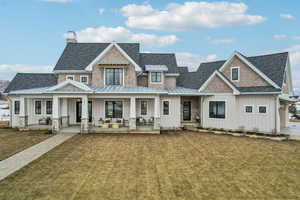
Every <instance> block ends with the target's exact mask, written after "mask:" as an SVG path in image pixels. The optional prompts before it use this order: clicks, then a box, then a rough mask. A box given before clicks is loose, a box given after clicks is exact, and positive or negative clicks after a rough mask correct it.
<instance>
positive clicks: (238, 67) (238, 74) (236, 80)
mask: <svg viewBox="0 0 300 200" xmlns="http://www.w3.org/2000/svg"><path fill="white" fill-rule="evenodd" d="M233 69H238V79H237V80H233V78H232V75H233V73H232V70H233ZM230 78H231V81H234V82H239V81H240V67H231V68H230Z"/></svg>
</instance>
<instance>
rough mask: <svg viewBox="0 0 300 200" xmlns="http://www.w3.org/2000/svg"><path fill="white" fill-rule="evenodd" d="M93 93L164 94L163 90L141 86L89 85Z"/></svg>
mask: <svg viewBox="0 0 300 200" xmlns="http://www.w3.org/2000/svg"><path fill="white" fill-rule="evenodd" d="M91 89H92V90H94V92H95V93H104V94H164V93H167V91H165V90H161V89H155V88H148V87H142V86H91Z"/></svg>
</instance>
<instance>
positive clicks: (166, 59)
mask: <svg viewBox="0 0 300 200" xmlns="http://www.w3.org/2000/svg"><path fill="white" fill-rule="evenodd" d="M146 65H166V66H167V67H168V73H178V71H177V62H176V57H175V54H167V53H164V54H162V53H140V67H141V68H142V69H143V71H145V66H146Z"/></svg>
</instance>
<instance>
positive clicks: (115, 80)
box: [105, 68, 124, 85]
mask: <svg viewBox="0 0 300 200" xmlns="http://www.w3.org/2000/svg"><path fill="white" fill-rule="evenodd" d="M123 72H124V71H123V69H122V68H106V69H105V85H123V80H124V79H123Z"/></svg>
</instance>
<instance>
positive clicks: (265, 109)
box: [258, 106, 267, 114]
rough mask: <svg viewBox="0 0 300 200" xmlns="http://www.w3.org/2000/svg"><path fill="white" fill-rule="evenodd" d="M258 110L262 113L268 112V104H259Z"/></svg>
mask: <svg viewBox="0 0 300 200" xmlns="http://www.w3.org/2000/svg"><path fill="white" fill-rule="evenodd" d="M258 112H259V113H262V114H266V113H267V106H258Z"/></svg>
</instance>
